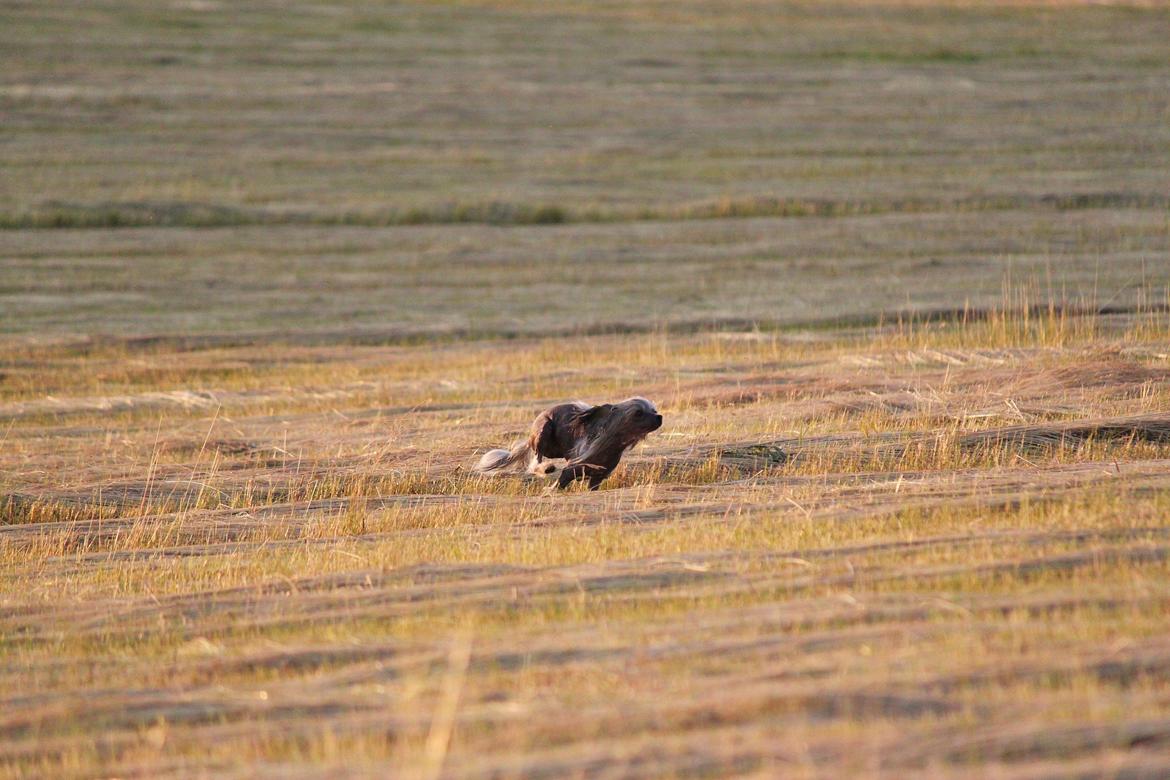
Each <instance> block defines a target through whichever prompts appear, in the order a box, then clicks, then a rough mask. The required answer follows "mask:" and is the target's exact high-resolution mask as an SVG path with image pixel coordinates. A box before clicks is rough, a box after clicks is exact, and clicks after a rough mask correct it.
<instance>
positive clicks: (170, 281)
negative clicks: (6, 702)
mask: <svg viewBox="0 0 1170 780" xmlns="http://www.w3.org/2000/svg"><path fill="white" fill-rule="evenodd" d="M0 45H2V46H3V50H4V64H5V68H4V74H3V80H2V83H0V112H2V114H3V117H4V121H3V126H2V128H0V139H2V144H0V155H2V159H3V166H4V176H3V177H0V226H2V227H3V228H4V230H3V233H0V240H2V241H3V259H2V261H0V262H3V277H2V278H0V295H2V298H0V301H2V304H3V305H2V306H0V318H2V319H0V328H2V329H3V330H4V331H5V332H7V333H26V334H39V335H44V334H67V333H74V334H77V333H95V332H108V333H115V334H138V333H143V332H149V333H180V332H181V333H192V332H197V333H228V334H236V335H239V334H241V333H248V334H251V333H258V334H272V333H280V334H288V333H290V332H298V333H299V332H319V333H331V334H334V335H336V334H338V333H342V332H345V331H347V330H353V331H373V332H375V333H376V334H380V335H381V336H383V337H385V336H394V335H396V334H399V333H402V332H433V331H450V330H457V331H461V332H474V333H480V334H484V333H486V334H491V333H508V332H516V331H528V332H541V331H543V330H545V329H547V328H550V327H551V328H556V329H558V330H561V329H565V328H566V327H569V326H578V325H584V326H592V327H596V326H601V325H605V324H609V323H618V324H626V323H640V324H642V325H645V324H648V323H661V322H670V321H691V320H706V321H718V320H722V319H726V318H733V319H752V320H759V321H762V322H777V323H785V324H792V323H801V322H807V321H813V320H820V319H826V318H856V317H861V316H867V315H873V314H875V313H877V312H882V311H891V310H895V309H913V308H938V307H943V308H950V307H954V306H956V305H961V304H963V303H964V302H965V301H970V302H971V303H972V304H973V305H976V306H985V305H988V304H995V303H998V302H999V300H1000V299H1001V297H1002V296H1001V287H1002V283H1003V280H1004V277H1005V275H1006V274H1008V273H1014V274H1016V276H1017V278H1029V277H1035V278H1039V279H1042V280H1044V281H1045V282H1046V283H1048V284H1050V285H1051V291H1052V294H1053V295H1056V296H1058V297H1059V296H1065V297H1070V296H1085V297H1092V296H1094V295H1095V296H1096V298H1097V301H1098V302H1099V303H1104V302H1111V303H1118V302H1122V303H1133V302H1134V297H1135V295H1136V294H1137V293H1136V291H1137V290H1138V289H1140V288H1143V287H1145V288H1147V289H1149V288H1152V289H1163V290H1164V288H1165V286H1166V283H1167V281H1168V278H1170V277H1168V275H1170V263H1167V262H1166V253H1167V248H1168V247H1167V244H1168V243H1170V238H1168V231H1170V228H1168V227H1167V209H1168V206H1170V194H1168V193H1170V173H1168V172H1170V89H1168V88H1167V85H1168V83H1170V15H1168V14H1167V13H1166V10H1165V8H1164V7H1157V6H1155V7H1145V8H1142V7H1128V6H1120V5H1091V4H1089V5H1082V4H1077V3H1072V4H1035V5H1030V4H1023V5H1001V4H982V3H910V4H885V3H849V2H830V3H815V4H811V3H809V4H801V3H720V2H702V3H699V2H694V3H690V2H669V3H667V2H646V3H637V4H628V3H609V2H590V3H555V4H546V3H524V2H498V3H492V2H477V3H461V2H437V3H420V4H409V3H407V4H397V3H395V4H369V3H349V4H347V3H344V2H330V3H312V2H304V3H295V4H286V3H263V2H248V3H216V2H209V1H205V0H200V1H198V2H194V1H193V2H163V3H156V2H140V3H139V2H133V1H132V0H118V2H84V3H71V2H63V3H53V4H51V5H49V6H46V5H44V4H40V3H21V2H10V3H6V4H5V6H4V24H3V26H2V29H0ZM517 224H519V225H523V226H525V227H523V228H519V229H514V228H511V227H509V228H508V229H500V226H513V225H517ZM101 227H110V228H113V227H117V228H118V229H117V230H113V229H111V230H108V231H102V230H70V229H68V228H101Z"/></svg>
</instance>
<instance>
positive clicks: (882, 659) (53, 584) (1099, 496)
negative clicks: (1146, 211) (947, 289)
mask: <svg viewBox="0 0 1170 780" xmlns="http://www.w3.org/2000/svg"><path fill="white" fill-rule="evenodd" d="M564 346H565V345H564V344H563V342H560V341H559V340H558V341H557V342H555V343H554V342H553V341H542V340H529V341H511V342H495V343H492V342H486V343H473V344H466V345H459V344H451V345H449V346H444V347H442V348H440V349H433V348H430V347H417V348H411V347H395V348H378V347H340V346H337V347H330V348H328V349H321V350H317V351H314V352H313V353H312V354H311V355H307V354H306V353H305V351H304V350H303V349H302V348H298V347H286V348H281V347H276V346H269V347H267V348H266V349H264V350H263V351H264V353H265V354H266V355H267V356H268V358H269V365H268V366H267V367H266V368H265V369H264V373H263V375H262V376H263V377H264V378H265V381H267V382H268V383H269V384H270V385H271V386H274V387H287V388H289V389H288V391H282V392H283V393H284V395H282V397H281V398H280V400H279V401H278V402H274V401H272V400H271V397H270V396H267V395H266V396H264V397H263V399H261V400H258V401H256V400H253V399H250V398H249V397H247V396H230V395H229V394H228V392H227V389H226V388H227V387H230V386H231V385H232V382H233V379H232V378H231V377H230V376H229V375H226V374H225V375H220V376H218V377H217V379H218V380H219V381H220V382H222V383H223V386H219V385H217V384H214V383H211V382H207V383H206V384H204V382H206V379H200V377H203V376H204V375H203V374H202V373H201V372H202V371H203V367H204V366H206V365H207V363H208V361H209V360H210V359H212V358H211V357H210V356H209V355H207V354H204V353H203V352H201V351H199V350H196V351H176V350H174V349H168V348H167V347H165V346H158V345H156V346H153V347H150V348H149V349H147V350H145V351H136V350H134V349H127V348H124V347H121V348H118V349H115V350H113V351H108V350H102V351H99V352H96V353H91V354H86V353H83V354H68V353H65V352H59V351H55V350H59V349H60V348H57V347H49V348H45V350H47V351H43V350H42V351H38V352H34V353H28V352H27V351H26V352H24V353H21V352H19V351H15V352H14V353H13V354H11V355H8V356H6V358H5V359H7V360H12V361H16V360H19V361H20V363H21V364H22V365H23V366H25V368H26V371H27V373H26V375H25V377H24V379H23V380H22V381H24V382H25V383H27V385H28V386H29V387H36V386H41V385H42V383H43V384H50V383H54V382H55V383H58V384H59V386H60V387H62V388H63V389H65V388H73V389H74V391H75V392H78V393H85V394H87V395H85V396H84V397H86V398H90V399H91V400H92V399H93V398H94V397H95V396H94V395H93V394H94V393H95V392H100V391H101V390H103V389H104V390H106V391H107V392H112V393H117V394H119V395H120V396H121V397H124V399H125V403H124V404H123V406H122V407H121V408H120V409H119V411H118V412H117V414H107V415H105V416H102V415H100V414H95V413H94V412H93V411H92V409H91V408H90V407H88V406H85V405H81V404H74V405H71V404H73V402H71V401H70V398H69V396H67V395H65V394H63V393H62V394H61V395H59V396H58V397H57V401H56V403H57V404H58V405H59V411H58V412H57V413H56V414H51V415H45V414H43V413H41V412H38V413H37V414H35V415H28V414H26V413H25V410H26V409H27V406H26V404H27V403H28V401H27V400H25V399H26V397H27V394H23V393H17V394H15V395H14V396H11V397H10V398H9V399H8V400H6V401H5V402H4V403H3V404H2V405H0V414H3V415H5V416H6V418H7V421H8V422H7V425H6V433H5V439H4V441H5V446H4V448H3V452H2V454H0V466H2V468H3V474H4V475H5V476H4V478H3V479H4V486H3V487H4V493H5V495H6V498H5V499H4V501H3V503H2V504H0V511H3V513H4V521H5V522H4V525H2V526H0V563H2V565H0V605H2V611H0V626H2V627H3V629H2V638H0V648H2V649H0V653H2V655H3V658H4V664H3V667H2V668H0V689H2V690H5V691H7V693H6V694H5V698H4V708H3V710H4V715H3V716H0V733H2V734H3V735H4V739H3V740H2V741H0V766H3V768H4V769H3V771H4V772H5V774H7V775H11V776H27V775H52V776H61V775H91V774H95V773H96V774H102V775H118V776H125V775H136V774H145V775H165V774H177V775H191V774H205V773H212V774H251V773H253V772H256V771H260V772H268V771H272V772H277V771H284V769H291V768H293V767H296V768H297V771H302V772H307V773H311V774H316V773H331V772H340V773H342V774H383V773H386V772H392V773H394V774H397V775H403V776H417V777H433V776H436V775H437V774H441V775H444V776H471V777H479V776H504V777H508V776H562V775H570V776H586V775H593V774H613V775H620V776H647V777H649V776H693V775H695V774H696V773H697V774H713V775H726V774H746V775H772V774H782V775H785V776H810V777H811V776H824V775H835V776H841V775H858V776H861V775H866V776H873V775H893V774H900V775H905V774H911V775H914V774H924V775H931V776H954V777H965V776H968V775H970V774H973V773H983V772H997V773H999V774H1002V775H1003V776H1007V777H1016V776H1020V777H1023V776H1028V777H1031V776H1035V775H1041V776H1043V775H1045V774H1051V775H1065V774H1069V773H1076V772H1081V773H1088V774H1094V775H1095V774H1102V773H1104V774H1108V773H1110V772H1118V773H1122V774H1125V773H1130V774H1134V775H1141V774H1142V773H1146V774H1151V775H1156V774H1158V773H1160V772H1161V771H1162V769H1164V768H1165V766H1166V765H1167V763H1166V762H1167V761H1168V760H1170V757H1168V756H1167V755H1166V753H1165V750H1164V746H1165V744H1166V741H1167V740H1168V739H1170V713H1168V710H1167V702H1170V690H1168V689H1167V687H1166V684H1165V680H1166V679H1167V678H1166V670H1167V668H1168V666H1167V665H1168V664H1170V645H1167V644H1166V641H1165V627H1166V625H1167V620H1168V619H1170V598H1167V595H1166V594H1167V593H1170V590H1168V589H1167V586H1168V585H1170V538H1168V537H1167V532H1166V528H1165V522H1164V518H1165V516H1166V514H1167V512H1168V511H1170V477H1168V476H1167V475H1168V474H1170V416H1167V414H1166V413H1165V412H1164V410H1165V409H1166V408H1167V402H1168V401H1170V397H1168V395H1167V391H1166V383H1165V376H1166V375H1167V373H1168V372H1170V362H1168V360H1170V358H1168V357H1167V355H1168V354H1170V328H1168V327H1167V322H1166V318H1165V316H1164V315H1163V314H1161V313H1159V312H1158V311H1152V312H1150V313H1147V314H1137V315H1130V316H1127V317H1112V318H1109V317H1087V316H1082V315H1076V316H1074V315H1072V314H1068V313H1062V312H1060V311H1058V310H1056V309H1053V310H1051V311H1045V312H1041V313H1039V314H1037V313H1031V314H1026V315H1025V314H1024V313H1022V312H1019V313H1017V314H1015V315H1012V314H1008V313H1005V312H991V313H989V314H988V313H984V314H980V315H979V316H978V317H975V316H971V317H968V318H967V320H966V321H963V320H962V319H959V320H951V321H948V322H937V321H936V322H910V321H905V322H901V323H895V324H893V325H889V326H882V327H880V328H878V329H876V330H875V329H869V330H863V331H843V332H838V333H831V332H823V333H821V334H819V335H818V336H817V337H816V338H811V339H810V338H804V337H803V336H801V335H800V334H790V333H744V334H734V333H710V334H706V333H699V334H693V335H689V336H670V335H666V334H650V335H632V336H624V337H618V336H611V337H605V336H598V337H590V338H582V339H578V340H574V341H572V342H571V343H570V344H569V345H568V351H569V353H568V354H567V355H566V353H565V352H564V349H563V347H564ZM21 349H25V350H27V349H33V348H31V347H22V348H21ZM38 349H39V348H38ZM258 351H260V348H259V347H256V346H243V347H239V348H234V349H223V348H215V350H214V360H217V361H224V362H227V363H232V362H237V361H238V362H242V363H246V362H248V361H249V360H250V359H251V358H250V357H249V356H250V355H252V354H254V353H257V352H258ZM423 351H426V352H427V359H425V360H423V359H421V358H422V353H423ZM554 356H559V357H560V358H562V359H557V360H553V359H550V358H553V357H554ZM60 361H65V362H67V363H68V365H69V369H68V370H63V369H62V367H61V362H60ZM91 365H92V367H93V370H91ZM564 365H571V366H573V370H572V372H571V377H569V378H566V377H565V376H564V369H563V368H562V366H564ZM99 366H100V369H99V368H98V367H99ZM131 366H135V367H137V368H135V369H134V370H136V371H139V372H142V373H141V374H139V376H138V377H137V378H135V379H134V380H133V381H132V382H127V381H126V379H125V377H127V376H128V375H129V374H130V372H131V371H132V369H131ZM153 366H166V370H165V373H155V372H153V370H152V367H153ZM38 372H39V373H38ZM282 372H287V373H282ZM95 373H102V374H104V375H105V376H108V377H111V378H112V379H110V380H102V381H108V382H109V384H95V383H94V380H93V379H92V378H91V379H90V380H88V381H82V380H78V379H76V378H71V377H77V376H84V375H86V374H95ZM146 376H149V377H153V378H152V379H144V378H143V377H146ZM330 376H346V377H352V378H353V379H354V388H355V389H354V390H353V392H352V393H351V394H349V395H345V396H338V397H336V398H332V399H330V400H329V402H328V403H326V404H322V403H321V402H319V401H318V400H316V399H314V398H313V397H312V396H311V395H308V394H306V396H305V397H304V398H298V394H297V392H296V389H295V388H296V387H297V386H298V385H300V384H301V383H303V384H304V385H305V386H326V385H327V384H328V377H330ZM248 381H249V382H251V383H253V384H252V386H253V387H255V388H258V389H263V387H264V385H263V383H262V382H260V380H259V377H258V376H251V377H249V380H248ZM66 383H69V384H66ZM635 385H636V387H637V388H638V389H639V390H640V391H641V392H644V393H645V394H647V395H649V396H650V397H652V398H654V399H655V400H657V401H658V403H659V405H660V407H661V408H662V409H663V411H664V413H665V414H666V417H667V425H666V427H665V428H664V429H663V430H662V431H661V432H660V433H657V434H655V435H654V436H652V437H651V438H650V439H649V440H648V441H647V442H646V443H645V444H644V445H642V446H641V447H640V448H639V449H638V450H637V451H636V452H635V453H634V454H633V455H632V456H630V457H629V458H628V460H627V462H626V463H625V464H624V465H623V467H622V468H621V469H620V470H619V472H618V473H617V474H615V476H614V477H613V478H612V479H611V480H610V481H609V482H607V483H606V485H605V489H603V490H602V491H600V492H597V493H589V492H588V491H581V490H573V491H570V492H568V493H563V494H549V493H548V491H547V490H545V486H544V485H543V484H542V483H539V482H534V481H532V480H529V479H526V478H522V477H521V476H519V475H511V476H502V477H493V478H485V477H481V476H476V475H474V474H471V473H469V472H468V471H467V470H466V469H467V467H468V465H469V464H470V463H472V462H473V461H474V459H475V452H476V451H477V450H479V449H482V448H484V447H487V446H493V445H498V444H502V443H506V442H507V441H508V440H509V439H510V438H512V437H513V436H516V435H520V433H521V432H522V431H523V430H524V428H525V427H526V424H527V421H528V418H529V417H530V416H531V415H532V414H533V413H535V411H536V410H538V409H539V408H540V406H541V405H542V404H543V403H546V402H547V400H548V399H550V398H556V397H562V396H564V395H565V394H566V393H567V392H569V387H570V386H572V387H588V388H590V389H591V390H590V392H591V396H592V397H597V398H608V397H614V396H617V395H621V394H623V393H626V392H628V391H629V390H630V389H631V388H632V387H633V386H635ZM177 387H183V388H206V389H207V391H208V392H210V393H212V394H213V395H215V397H217V398H220V399H222V400H221V401H217V404H216V406H215V407H214V408H210V409H209V408H207V407H189V406H188V407H184V406H181V405H152V404H142V405H139V404H138V403H137V399H139V398H151V397H157V396H158V395H159V394H165V393H168V392H173V390H174V389H175V388H177ZM439 387H444V388H446V390H445V391H446V392H449V395H448V396H446V397H445V398H444V399H443V400H442V401H439V400H438V398H437V395H436V390H437V388H439ZM593 394H595V395H593ZM488 398H491V399H492V400H490V401H489V400H485V399H488ZM380 405H383V406H380ZM372 410H374V411H372ZM282 768H284V769H282Z"/></svg>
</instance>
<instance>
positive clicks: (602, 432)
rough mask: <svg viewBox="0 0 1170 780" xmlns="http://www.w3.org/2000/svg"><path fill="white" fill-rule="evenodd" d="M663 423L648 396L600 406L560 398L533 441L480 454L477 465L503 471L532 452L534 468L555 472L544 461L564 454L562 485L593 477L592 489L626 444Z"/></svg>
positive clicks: (534, 425)
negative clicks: (568, 401)
mask: <svg viewBox="0 0 1170 780" xmlns="http://www.w3.org/2000/svg"><path fill="white" fill-rule="evenodd" d="M661 427H662V415H661V414H659V413H658V410H657V409H655V408H654V404H652V403H650V402H649V401H647V400H646V399H645V398H630V399H627V400H625V401H622V402H621V403H616V404H601V405H600V406H590V405H589V404H585V403H581V402H580V401H577V402H575V403H570V404H560V405H558V406H554V407H552V408H551V409H547V410H545V411H543V412H541V413H540V416H539V417H537V418H536V421H535V422H533V423H532V434H531V435H530V436H529V437H528V440H527V441H524V442H521V443H519V444H517V445H516V446H515V447H513V448H512V449H511V450H491V451H490V452H488V453H486V454H485V455H484V456H483V457H482V458H480V460H479V465H477V466H476V470H477V471H481V472H490V471H499V470H500V469H503V468H506V467H507V466H511V465H512V464H514V463H517V462H518V461H520V460H521V459H523V458H524V457H525V456H526V455H531V456H532V457H531V460H530V462H529V465H528V470H529V472H531V473H533V474H537V475H541V476H552V475H553V474H555V473H556V472H557V467H556V466H555V465H554V464H552V463H545V462H544V461H545V460H546V459H548V460H558V459H564V460H565V461H567V463H566V464H565V465H564V467H563V468H561V469H560V475H559V476H558V477H557V485H558V486H559V487H562V488H564V487H568V486H569V485H570V484H571V483H573V482H575V481H576V480H578V479H588V480H589V488H590V490H596V489H597V487H598V486H599V485H600V484H601V482H602V480H604V479H605V478H606V477H608V476H609V475H610V474H611V473H612V472H613V470H614V469H615V468H617V465H618V461H620V460H621V459H622V454H623V453H624V452H625V451H626V450H628V449H629V448H630V447H633V446H634V445H635V444H637V443H638V442H640V441H642V439H644V438H646V436H647V434H649V433H650V432H651V431H656V430H658V429H659V428H661Z"/></svg>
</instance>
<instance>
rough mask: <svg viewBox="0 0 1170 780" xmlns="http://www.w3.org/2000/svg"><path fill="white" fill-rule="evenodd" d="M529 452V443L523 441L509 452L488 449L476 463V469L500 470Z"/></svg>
mask: <svg viewBox="0 0 1170 780" xmlns="http://www.w3.org/2000/svg"><path fill="white" fill-rule="evenodd" d="M527 454H528V443H527V442H522V443H520V444H517V445H516V446H515V447H513V448H512V450H511V451H510V452H509V451H508V450H488V451H487V452H485V453H484V454H483V457H482V458H480V459H479V463H477V464H476V466H475V470H476V471H499V470H500V469H502V468H506V467H508V466H511V465H512V464H513V463H516V462H517V461H519V460H520V459H521V458H523V457H524V456H525V455H527Z"/></svg>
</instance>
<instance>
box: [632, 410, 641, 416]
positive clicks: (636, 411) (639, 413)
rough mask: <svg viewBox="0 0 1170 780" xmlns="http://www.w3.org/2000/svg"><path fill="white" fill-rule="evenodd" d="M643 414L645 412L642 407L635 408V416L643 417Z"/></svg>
mask: <svg viewBox="0 0 1170 780" xmlns="http://www.w3.org/2000/svg"><path fill="white" fill-rule="evenodd" d="M642 414H643V412H642V410H641V409H635V410H634V416H635V417H641V416H642Z"/></svg>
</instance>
